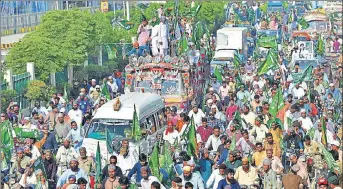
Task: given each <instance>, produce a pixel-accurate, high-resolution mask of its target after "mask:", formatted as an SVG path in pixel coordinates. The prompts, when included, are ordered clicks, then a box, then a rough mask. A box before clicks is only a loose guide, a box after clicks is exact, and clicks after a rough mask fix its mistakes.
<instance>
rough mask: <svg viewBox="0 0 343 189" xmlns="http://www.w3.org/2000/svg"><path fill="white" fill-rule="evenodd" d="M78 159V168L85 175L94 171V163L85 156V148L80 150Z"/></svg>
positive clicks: (90, 158)
mask: <svg viewBox="0 0 343 189" xmlns="http://www.w3.org/2000/svg"><path fill="white" fill-rule="evenodd" d="M79 151H80V157H78V158H77V161H78V162H79V167H80V168H81V169H83V170H84V171H85V172H86V173H87V174H89V173H90V172H92V171H93V170H95V162H94V159H93V158H92V157H88V156H87V151H86V148H85V147H81V148H80V150H79Z"/></svg>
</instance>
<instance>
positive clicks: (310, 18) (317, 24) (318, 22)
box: [304, 12, 331, 34]
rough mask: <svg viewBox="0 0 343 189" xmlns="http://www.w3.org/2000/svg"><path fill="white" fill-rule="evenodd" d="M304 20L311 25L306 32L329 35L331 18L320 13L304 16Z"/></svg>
mask: <svg viewBox="0 0 343 189" xmlns="http://www.w3.org/2000/svg"><path fill="white" fill-rule="evenodd" d="M304 19H305V20H306V22H307V23H308V24H309V27H308V28H307V29H305V31H316V32H320V33H324V34H325V33H327V32H329V31H330V30H331V24H330V21H329V17H328V16H326V15H325V14H322V13H320V12H311V13H308V14H306V15H304Z"/></svg>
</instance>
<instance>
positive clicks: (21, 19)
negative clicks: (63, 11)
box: [1, 13, 45, 35]
mask: <svg viewBox="0 0 343 189" xmlns="http://www.w3.org/2000/svg"><path fill="white" fill-rule="evenodd" d="M43 14H45V13H31V14H20V15H11V16H3V17H1V32H2V33H3V35H11V34H17V33H25V32H30V31H33V30H35V29H36V26H37V25H38V24H39V23H40V20H41V17H42V15H43Z"/></svg>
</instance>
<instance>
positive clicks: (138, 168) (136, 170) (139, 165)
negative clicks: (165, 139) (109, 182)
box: [127, 153, 148, 184]
mask: <svg viewBox="0 0 343 189" xmlns="http://www.w3.org/2000/svg"><path fill="white" fill-rule="evenodd" d="M138 159H139V162H137V163H136V164H135V165H134V166H133V168H132V169H131V171H130V172H129V174H128V175H127V177H128V178H129V179H131V177H132V176H133V175H134V174H135V173H136V183H137V184H140V183H141V180H142V174H141V168H142V167H144V166H148V162H147V159H148V158H147V156H146V155H145V154H143V153H141V154H140V155H139V156H138Z"/></svg>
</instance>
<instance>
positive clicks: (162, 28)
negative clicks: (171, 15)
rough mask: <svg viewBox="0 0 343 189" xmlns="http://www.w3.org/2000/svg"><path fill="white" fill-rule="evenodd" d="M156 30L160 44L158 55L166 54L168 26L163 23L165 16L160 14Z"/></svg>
mask: <svg viewBox="0 0 343 189" xmlns="http://www.w3.org/2000/svg"><path fill="white" fill-rule="evenodd" d="M160 21H161V22H160V25H159V32H158V42H159V44H160V55H161V56H166V55H167V54H168V26H167V24H166V23H165V22H166V17H165V16H161V18H160Z"/></svg>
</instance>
